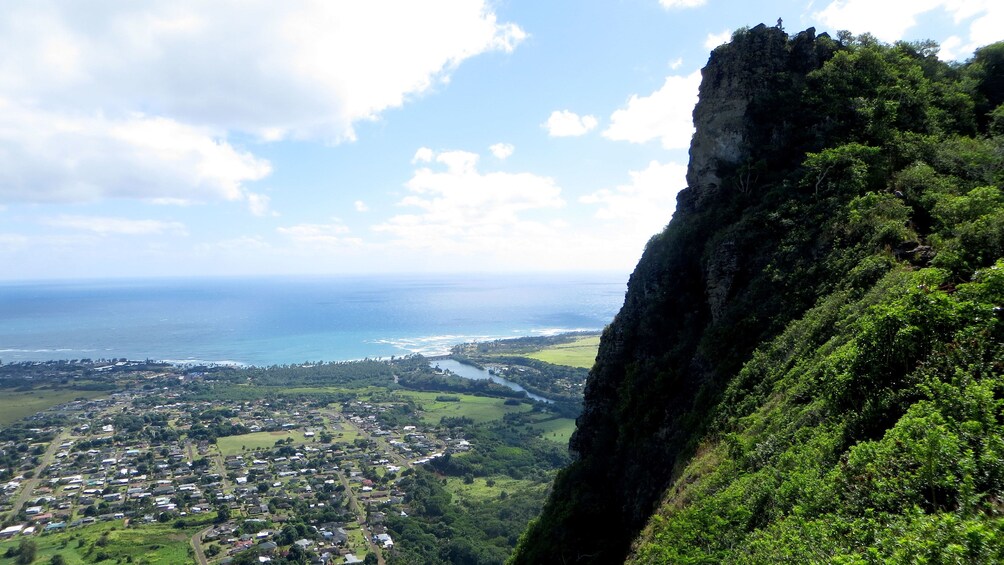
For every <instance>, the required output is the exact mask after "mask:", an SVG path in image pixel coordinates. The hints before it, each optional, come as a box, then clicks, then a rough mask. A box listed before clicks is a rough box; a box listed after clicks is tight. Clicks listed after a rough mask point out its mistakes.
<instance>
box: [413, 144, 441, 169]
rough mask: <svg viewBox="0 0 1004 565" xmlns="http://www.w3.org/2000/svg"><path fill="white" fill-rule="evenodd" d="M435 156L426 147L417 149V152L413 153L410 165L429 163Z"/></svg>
mask: <svg viewBox="0 0 1004 565" xmlns="http://www.w3.org/2000/svg"><path fill="white" fill-rule="evenodd" d="M435 156H436V154H435V153H434V152H433V151H432V149H429V148H428V147H419V148H418V150H417V151H415V156H414V157H412V158H411V163H412V164H413V165H414V164H415V163H429V162H432V158H433V157H435Z"/></svg>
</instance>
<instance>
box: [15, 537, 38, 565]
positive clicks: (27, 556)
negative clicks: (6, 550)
mask: <svg viewBox="0 0 1004 565" xmlns="http://www.w3.org/2000/svg"><path fill="white" fill-rule="evenodd" d="M37 551H38V546H37V545H35V542H34V541H32V540H27V539H23V540H21V543H19V544H18V545H17V560H16V561H14V562H15V563H17V564H18V565H30V564H31V562H32V561H34V560H35V553H36V552H37Z"/></svg>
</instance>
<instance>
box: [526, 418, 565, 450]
mask: <svg viewBox="0 0 1004 565" xmlns="http://www.w3.org/2000/svg"><path fill="white" fill-rule="evenodd" d="M531 427H532V428H533V429H534V430H537V431H538V432H540V437H542V438H544V439H546V440H547V441H553V442H555V443H558V444H560V445H568V439H569V438H570V437H572V433H573V432H574V431H575V420H573V419H571V418H547V419H545V420H538V421H536V422H534V423H533V424H531Z"/></svg>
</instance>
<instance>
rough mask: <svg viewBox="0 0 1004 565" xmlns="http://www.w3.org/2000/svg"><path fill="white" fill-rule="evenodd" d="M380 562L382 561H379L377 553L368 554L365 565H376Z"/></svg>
mask: <svg viewBox="0 0 1004 565" xmlns="http://www.w3.org/2000/svg"><path fill="white" fill-rule="evenodd" d="M379 562H380V561H379V560H378V559H377V556H376V553H367V554H366V558H365V559H363V563H364V564H365V565H375V564H376V563H379Z"/></svg>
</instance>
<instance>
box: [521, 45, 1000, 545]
mask: <svg viewBox="0 0 1004 565" xmlns="http://www.w3.org/2000/svg"><path fill="white" fill-rule="evenodd" d="M704 77H705V81H704V83H703V84H702V86H701V101H700V102H699V104H698V106H697V108H696V109H695V112H694V116H695V123H696V125H697V134H696V135H695V137H694V144H693V146H692V148H691V159H692V160H691V167H690V171H689V173H688V183H689V188H688V189H686V190H685V191H683V192H682V193H681V194H680V196H679V199H678V208H677V212H676V213H675V214H674V217H673V220H672V222H671V223H670V224H669V226H668V227H667V228H666V230H665V231H664V232H663V233H661V234H658V235H657V236H655V237H654V238H653V239H652V240H651V241H650V243H649V245H648V247H647V249H646V251H645V254H644V256H643V258H642V260H641V262H640V263H639V265H638V267H637V269H636V271H635V273H634V274H633V275H632V279H631V283H630V284H629V289H628V293H627V297H626V299H625V306H624V308H623V309H622V311H621V312H620V314H618V316H617V319H616V320H615V321H614V323H613V324H612V325H611V326H610V327H609V328H608V329H607V331H606V332H605V334H604V337H603V339H602V342H601V347H600V352H599V355H598V358H597V363H596V366H595V368H594V370H593V373H592V375H591V378H590V382H589V384H588V386H587V388H586V391H585V401H584V408H583V413H582V416H581V417H580V419H579V427H578V429H577V431H576V433H575V435H574V436H573V438H572V440H571V447H572V449H573V450H574V451H576V452H577V453H578V455H579V457H578V458H577V459H576V460H575V462H574V463H573V464H571V465H570V466H568V467H567V468H566V469H564V470H563V471H561V472H560V473H559V475H558V478H557V479H556V481H555V485H554V491H553V493H552V496H551V497H550V499H549V500H548V502H547V504H546V506H545V509H544V511H543V513H542V515H541V516H540V518H539V519H537V520H536V521H535V522H534V524H533V525H531V527H530V528H529V529H528V531H527V532H526V534H525V535H524V537H523V538H522V539H521V542H520V547H519V548H518V550H517V554H516V556H515V558H514V560H513V561H514V563H561V562H578V563H613V562H620V561H622V560H623V559H624V558H625V557H626V556H627V557H628V558H629V559H630V560H631V561H632V562H637V563H785V562H819V563H877V562H886V563H947V562H954V563H997V562H1001V561H1002V560H1004V520H1002V518H1001V517H1000V516H1001V514H1000V501H1001V500H1004V471H1002V469H1004V433H1002V427H1001V422H1002V414H1004V192H1002V186H1004V121H1002V116H1004V107H1002V103H1004V43H998V44H995V45H991V46H988V47H985V48H982V49H980V50H979V51H977V53H976V55H975V57H974V58H973V59H972V60H970V61H969V62H968V63H966V64H965V65H948V64H945V63H942V62H940V61H939V60H938V59H937V56H936V46H934V45H932V44H926V43H924V44H906V43H898V44H895V45H883V44H881V43H879V42H877V41H876V40H875V39H874V38H873V37H871V36H867V35H865V36H861V37H858V38H854V37H852V36H850V35H849V34H841V35H840V37H839V38H838V40H834V39H832V38H830V37H828V36H826V35H822V36H819V37H816V36H815V34H814V31H813V30H809V31H807V32H803V33H801V34H798V35H797V36H795V37H788V36H787V35H786V34H785V33H784V32H783V31H782V30H781V29H779V28H768V27H766V26H757V27H756V28H753V29H743V30H739V31H737V32H736V34H735V36H734V37H733V41H732V43H730V44H729V45H725V46H722V47H719V48H717V49H716V50H715V52H714V53H713V54H712V57H711V60H710V61H709V63H708V67H707V68H706V69H705V71H704ZM735 108H740V110H738V111H734V109H735ZM716 131H717V132H721V131H730V132H734V136H733V137H732V138H729V139H725V138H716V137H715V134H714V132H716ZM722 143H726V144H732V146H730V147H728V148H727V150H726V151H724V152H719V151H720V150H721V147H722V145H721V144H722ZM716 144H717V145H716Z"/></svg>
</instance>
